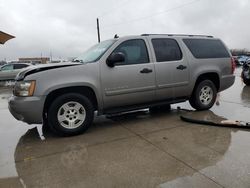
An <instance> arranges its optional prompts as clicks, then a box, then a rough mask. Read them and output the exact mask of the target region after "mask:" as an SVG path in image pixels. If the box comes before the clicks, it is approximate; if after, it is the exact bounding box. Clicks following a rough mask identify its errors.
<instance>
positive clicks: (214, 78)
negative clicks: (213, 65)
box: [193, 72, 220, 91]
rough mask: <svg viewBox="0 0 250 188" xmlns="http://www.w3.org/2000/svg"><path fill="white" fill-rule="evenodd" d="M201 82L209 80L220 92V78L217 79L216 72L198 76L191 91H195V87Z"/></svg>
mask: <svg viewBox="0 0 250 188" xmlns="http://www.w3.org/2000/svg"><path fill="white" fill-rule="evenodd" d="M203 80H211V81H212V82H213V83H214V85H215V87H216V89H217V91H219V90H220V77H219V74H218V73H216V72H208V73H203V74H200V75H199V76H198V77H197V79H196V82H195V85H194V88H193V91H194V90H195V87H196V86H197V85H198V84H199V83H200V82H201V81H203Z"/></svg>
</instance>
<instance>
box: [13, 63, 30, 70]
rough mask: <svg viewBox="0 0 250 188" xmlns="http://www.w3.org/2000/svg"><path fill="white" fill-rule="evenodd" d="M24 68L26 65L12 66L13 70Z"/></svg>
mask: <svg viewBox="0 0 250 188" xmlns="http://www.w3.org/2000/svg"><path fill="white" fill-rule="evenodd" d="M25 67H28V65H26V64H15V65H14V69H23V68H25Z"/></svg>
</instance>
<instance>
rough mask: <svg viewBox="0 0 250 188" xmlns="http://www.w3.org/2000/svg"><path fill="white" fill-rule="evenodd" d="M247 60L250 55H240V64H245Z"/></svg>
mask: <svg viewBox="0 0 250 188" xmlns="http://www.w3.org/2000/svg"><path fill="white" fill-rule="evenodd" d="M247 60H249V57H248V56H245V55H242V56H238V62H239V65H243V64H244V63H246V61H247Z"/></svg>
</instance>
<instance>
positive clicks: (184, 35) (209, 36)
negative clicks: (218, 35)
mask: <svg viewBox="0 0 250 188" xmlns="http://www.w3.org/2000/svg"><path fill="white" fill-rule="evenodd" d="M151 35H164V36H171V37H172V36H179V37H206V38H213V36H211V35H190V34H189V35H188V34H142V35H141V36H151Z"/></svg>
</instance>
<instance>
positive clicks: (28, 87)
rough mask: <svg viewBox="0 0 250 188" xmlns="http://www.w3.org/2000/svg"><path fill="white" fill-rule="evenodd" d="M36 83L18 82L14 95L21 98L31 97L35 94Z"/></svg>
mask: <svg viewBox="0 0 250 188" xmlns="http://www.w3.org/2000/svg"><path fill="white" fill-rule="evenodd" d="M35 87H36V81H17V82H16V84H15V87H14V92H13V93H14V95H15V96H19V97H29V96H32V95H33V94H34V91H35Z"/></svg>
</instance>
